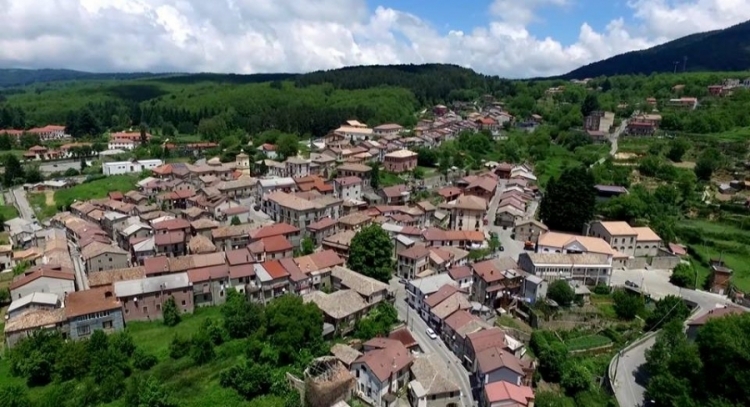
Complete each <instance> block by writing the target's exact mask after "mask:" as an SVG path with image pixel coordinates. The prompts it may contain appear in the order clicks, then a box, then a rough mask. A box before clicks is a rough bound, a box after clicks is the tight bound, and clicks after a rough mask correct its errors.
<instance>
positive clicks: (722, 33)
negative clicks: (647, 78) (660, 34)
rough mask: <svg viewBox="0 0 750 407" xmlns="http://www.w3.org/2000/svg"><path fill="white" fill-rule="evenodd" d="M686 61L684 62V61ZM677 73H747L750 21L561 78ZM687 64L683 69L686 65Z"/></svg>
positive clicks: (613, 60)
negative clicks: (684, 71)
mask: <svg viewBox="0 0 750 407" xmlns="http://www.w3.org/2000/svg"><path fill="white" fill-rule="evenodd" d="M686 58H687V59H686ZM675 62H677V63H678V64H677V71H678V72H682V71H683V69H685V68H686V69H685V70H686V71H688V72H690V71H724V72H726V71H745V70H750V21H746V22H744V23H741V24H737V25H735V26H732V27H729V28H725V29H723V30H715V31H708V32H703V33H698V34H692V35H688V36H686V37H682V38H678V39H676V40H674V41H670V42H667V43H665V44H662V45H657V46H655V47H652V48H648V49H645V50H641V51H632V52H627V53H625V54H620V55H616V56H614V57H611V58H607V59H605V60H602V61H599V62H594V63H591V64H588V65H586V66H583V67H580V68H578V69H575V70H573V71H571V72H569V73H567V74H565V75H562V76H561V78H563V79H584V78H595V77H597V76H614V75H632V74H645V75H648V74H651V73H655V72H657V73H663V72H673V71H674V69H675ZM685 63H686V66H685Z"/></svg>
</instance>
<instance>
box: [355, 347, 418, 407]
mask: <svg viewBox="0 0 750 407" xmlns="http://www.w3.org/2000/svg"><path fill="white" fill-rule="evenodd" d="M411 364H412V356H411V354H410V352H409V350H408V349H406V347H405V346H404V345H403V344H402V343H401V342H399V341H397V340H394V339H386V338H375V339H372V340H369V341H367V342H365V343H364V354H363V355H362V356H360V357H358V358H357V359H356V360H355V361H354V362H352V364H351V367H350V371H351V373H352V375H353V376H354V377H355V378H356V388H355V391H356V392H357V393H359V394H360V395H361V396H362V397H363V398H365V400H368V401H370V402H371V404H372V405H375V406H382V407H388V406H391V405H394V402H395V401H396V400H397V398H396V397H386V396H387V395H388V394H395V393H397V392H398V391H399V390H400V389H401V388H402V387H403V386H404V385H406V384H407V383H408V382H409V368H410V367H411Z"/></svg>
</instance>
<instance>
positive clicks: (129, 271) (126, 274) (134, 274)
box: [88, 266, 146, 287]
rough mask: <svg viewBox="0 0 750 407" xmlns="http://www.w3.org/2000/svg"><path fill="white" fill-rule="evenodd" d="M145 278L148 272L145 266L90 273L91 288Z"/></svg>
mask: <svg viewBox="0 0 750 407" xmlns="http://www.w3.org/2000/svg"><path fill="white" fill-rule="evenodd" d="M145 276H146V270H145V269H144V267H143V266H137V267H129V268H124V269H115V270H107V271H102V272H97V273H89V275H88V278H89V287H101V286H106V285H110V284H113V283H114V282H115V281H128V280H137V279H139V278H143V277H145Z"/></svg>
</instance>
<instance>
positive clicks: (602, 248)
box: [537, 232, 635, 254]
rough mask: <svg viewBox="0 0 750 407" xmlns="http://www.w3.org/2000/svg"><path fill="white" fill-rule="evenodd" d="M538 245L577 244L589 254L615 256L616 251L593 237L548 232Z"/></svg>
mask: <svg viewBox="0 0 750 407" xmlns="http://www.w3.org/2000/svg"><path fill="white" fill-rule="evenodd" d="M633 234H635V233H633ZM537 243H538V244H539V246H549V247H555V248H563V247H567V246H570V245H572V244H576V243H577V244H579V245H581V246H583V247H584V249H586V251H588V252H592V253H602V254H614V250H613V249H612V247H611V246H610V245H609V244H608V243H607V242H606V241H605V240H604V239H600V238H598V237H593V236H578V235H571V234H567V233H559V232H547V233H543V234H542V235H541V236H539V239H538V241H537Z"/></svg>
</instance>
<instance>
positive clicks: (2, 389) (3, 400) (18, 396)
mask: <svg viewBox="0 0 750 407" xmlns="http://www.w3.org/2000/svg"><path fill="white" fill-rule="evenodd" d="M31 405H32V404H31V400H30V399H29V394H28V392H27V391H26V389H25V388H24V387H23V386H20V385H17V384H9V383H8V384H3V385H2V386H0V407H31Z"/></svg>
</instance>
